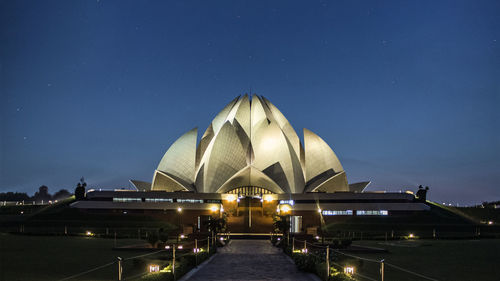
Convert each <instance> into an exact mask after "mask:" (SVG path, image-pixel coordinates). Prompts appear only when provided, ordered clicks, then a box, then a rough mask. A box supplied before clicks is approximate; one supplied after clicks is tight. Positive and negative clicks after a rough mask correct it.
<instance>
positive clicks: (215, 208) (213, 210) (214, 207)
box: [210, 206, 219, 212]
mask: <svg viewBox="0 0 500 281" xmlns="http://www.w3.org/2000/svg"><path fill="white" fill-rule="evenodd" d="M210 210H212V212H217V210H219V209H218V208H217V207H216V206H212V207H210Z"/></svg>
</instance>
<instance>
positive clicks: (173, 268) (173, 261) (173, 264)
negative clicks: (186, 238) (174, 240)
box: [172, 244, 177, 280]
mask: <svg viewBox="0 0 500 281" xmlns="http://www.w3.org/2000/svg"><path fill="white" fill-rule="evenodd" d="M176 247H177V244H175V245H174V246H173V247H172V275H173V276H174V280H175V248H176Z"/></svg>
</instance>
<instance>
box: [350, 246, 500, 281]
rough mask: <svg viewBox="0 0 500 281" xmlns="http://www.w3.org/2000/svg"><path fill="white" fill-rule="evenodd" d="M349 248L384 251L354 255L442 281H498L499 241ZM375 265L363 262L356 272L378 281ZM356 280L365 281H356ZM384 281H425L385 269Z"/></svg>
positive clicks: (377, 267) (377, 268) (499, 272)
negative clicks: (381, 250)
mask: <svg viewBox="0 0 500 281" xmlns="http://www.w3.org/2000/svg"><path fill="white" fill-rule="evenodd" d="M353 244H355V245H356V244H357V245H365V246H371V247H378V248H385V249H387V250H388V251H389V252H388V253H378V254H355V255H358V256H361V257H365V258H369V259H375V260H381V259H385V261H386V262H388V263H391V264H394V265H396V266H399V267H402V268H405V269H407V270H411V271H414V272H417V273H420V274H423V275H425V276H428V277H432V278H434V279H437V280H440V281H444V280H453V281H498V280H500V267H499V266H498V261H499V257H500V256H499V253H500V240H498V239H491V240H490V239H484V240H437V241H435V240H414V241H388V244H386V243H385V242H384V241H356V242H354V243H353ZM379 268H380V266H379V264H374V263H371V262H366V261H365V262H363V265H362V266H361V268H358V269H357V270H358V272H360V273H362V274H365V275H367V276H369V277H372V278H374V279H376V280H379V279H378V277H379ZM359 280H365V279H363V278H359ZM385 280H386V281H400V280H405V281H406V280H408V281H413V280H425V279H422V278H420V277H413V276H412V275H410V274H408V273H404V272H402V271H400V270H396V269H393V268H391V267H387V266H386V275H385Z"/></svg>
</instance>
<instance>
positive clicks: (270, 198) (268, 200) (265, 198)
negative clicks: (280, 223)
mask: <svg viewBox="0 0 500 281" xmlns="http://www.w3.org/2000/svg"><path fill="white" fill-rule="evenodd" d="M264 201H266V202H268V203H269V202H272V201H273V196H272V195H264Z"/></svg>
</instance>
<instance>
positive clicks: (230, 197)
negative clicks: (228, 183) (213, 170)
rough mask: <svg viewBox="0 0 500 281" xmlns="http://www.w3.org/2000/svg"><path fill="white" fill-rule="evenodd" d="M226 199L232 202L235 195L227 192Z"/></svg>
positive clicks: (234, 199)
mask: <svg viewBox="0 0 500 281" xmlns="http://www.w3.org/2000/svg"><path fill="white" fill-rule="evenodd" d="M226 200H227V201H229V202H234V201H236V195H234V194H229V195H227V197H226Z"/></svg>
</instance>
